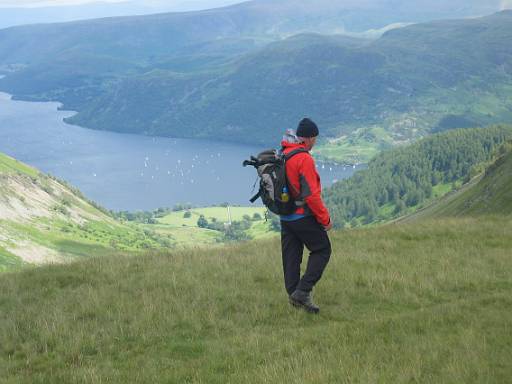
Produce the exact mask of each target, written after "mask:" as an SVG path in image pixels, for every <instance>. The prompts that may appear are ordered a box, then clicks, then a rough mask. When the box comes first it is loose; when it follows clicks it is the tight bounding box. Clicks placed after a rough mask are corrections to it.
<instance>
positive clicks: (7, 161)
mask: <svg viewBox="0 0 512 384" xmlns="http://www.w3.org/2000/svg"><path fill="white" fill-rule="evenodd" d="M0 173H4V174H13V173H21V174H24V175H27V176H32V177H37V175H39V171H38V170H36V169H35V168H32V167H30V166H28V165H26V164H23V163H21V162H19V161H18V160H16V159H13V158H12V157H10V156H7V155H5V154H3V153H0Z"/></svg>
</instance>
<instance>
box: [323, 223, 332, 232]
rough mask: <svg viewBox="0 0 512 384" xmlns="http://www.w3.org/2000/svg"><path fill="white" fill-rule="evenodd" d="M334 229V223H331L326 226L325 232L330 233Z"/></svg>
mask: <svg viewBox="0 0 512 384" xmlns="http://www.w3.org/2000/svg"><path fill="white" fill-rule="evenodd" d="M331 229H332V223H331V222H330V221H329V224H327V225H324V230H325V231H326V232H328V231H330V230H331Z"/></svg>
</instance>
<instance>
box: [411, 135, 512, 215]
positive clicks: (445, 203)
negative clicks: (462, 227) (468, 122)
mask: <svg viewBox="0 0 512 384" xmlns="http://www.w3.org/2000/svg"><path fill="white" fill-rule="evenodd" d="M486 215H503V216H511V215H512V146H511V144H508V145H507V146H504V147H503V148H502V153H501V154H500V156H499V157H498V158H497V159H496V161H494V162H493V163H492V164H491V165H489V166H488V167H487V168H486V169H485V171H484V172H483V173H482V174H481V175H480V176H478V177H475V178H474V179H473V180H472V181H471V182H470V183H468V184H467V185H465V186H463V187H462V188H461V189H459V190H456V191H454V192H452V193H450V194H448V195H447V196H445V197H443V198H442V199H441V200H439V201H436V202H434V203H433V204H432V205H430V206H428V207H426V208H425V209H422V210H420V211H419V212H416V213H415V214H413V215H410V216H407V217H405V218H403V219H402V220H403V221H406V222H408V221H413V220H424V219H427V218H429V219H430V218H440V217H453V216H455V217H457V216H471V217H478V216H486Z"/></svg>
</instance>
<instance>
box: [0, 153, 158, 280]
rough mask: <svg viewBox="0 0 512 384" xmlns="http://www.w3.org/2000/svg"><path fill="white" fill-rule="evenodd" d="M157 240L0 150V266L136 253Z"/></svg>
mask: <svg viewBox="0 0 512 384" xmlns="http://www.w3.org/2000/svg"><path fill="white" fill-rule="evenodd" d="M163 242H164V238H163V237H160V236H151V234H150V233H145V232H144V231H143V230H142V229H138V228H136V227H132V226H128V225H123V224H121V223H119V222H117V221H115V220H114V219H113V218H112V217H110V216H109V215H108V214H106V213H105V212H104V211H102V210H101V209H98V208H97V207H96V206H95V205H94V204H93V203H91V202H89V201H87V200H86V199H85V198H84V197H83V196H82V195H81V193H80V192H79V191H78V190H75V189H73V188H71V187H69V186H67V185H66V184H64V183H63V182H61V181H59V180H56V179H55V178H52V177H50V176H48V175H45V174H42V173H40V172H39V171H37V170H36V169H34V168H31V167H29V166H27V165H25V164H23V163H20V162H18V161H16V160H15V159H12V158H11V157H9V156H6V155H4V154H0V271H1V270H4V269H12V268H13V267H16V266H20V265H22V264H24V263H28V264H41V263H48V262H62V261H68V260H74V259H77V258H82V257H90V256H93V255H95V256H98V255H107V254H113V253H116V254H117V253H120V252H127V253H134V252H140V251H141V250H146V249H148V248H161V247H162V244H161V243H163Z"/></svg>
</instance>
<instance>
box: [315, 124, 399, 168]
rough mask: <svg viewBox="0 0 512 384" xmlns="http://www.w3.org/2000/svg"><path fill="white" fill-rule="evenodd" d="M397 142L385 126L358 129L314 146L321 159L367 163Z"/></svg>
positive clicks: (317, 155)
mask: <svg viewBox="0 0 512 384" xmlns="http://www.w3.org/2000/svg"><path fill="white" fill-rule="evenodd" d="M395 144H396V143H395V142H394V141H393V139H392V138H391V136H390V135H389V133H388V132H386V131H385V130H384V129H383V128H380V127H373V128H366V129H358V130H355V131H354V132H352V133H351V134H350V135H348V136H342V137H339V138H336V139H328V140H324V141H322V142H320V143H319V144H318V145H317V146H315V148H314V155H315V157H317V158H318V159H319V160H324V161H334V162H337V163H342V164H366V163H368V162H369V161H370V160H371V159H372V158H374V157H375V156H376V155H377V154H378V153H379V152H381V151H382V150H384V149H388V148H391V147H392V146H393V145H395Z"/></svg>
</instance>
